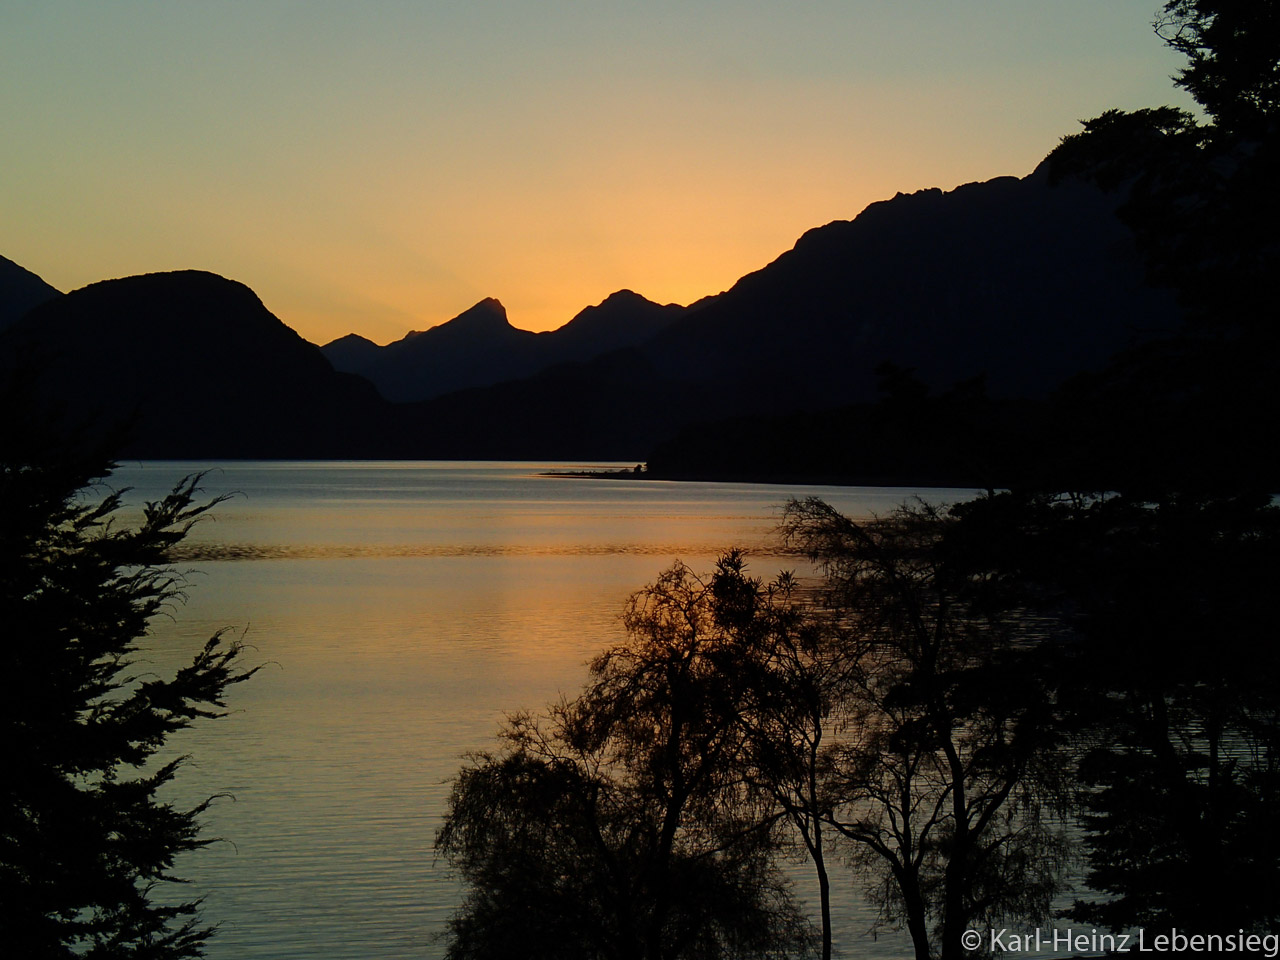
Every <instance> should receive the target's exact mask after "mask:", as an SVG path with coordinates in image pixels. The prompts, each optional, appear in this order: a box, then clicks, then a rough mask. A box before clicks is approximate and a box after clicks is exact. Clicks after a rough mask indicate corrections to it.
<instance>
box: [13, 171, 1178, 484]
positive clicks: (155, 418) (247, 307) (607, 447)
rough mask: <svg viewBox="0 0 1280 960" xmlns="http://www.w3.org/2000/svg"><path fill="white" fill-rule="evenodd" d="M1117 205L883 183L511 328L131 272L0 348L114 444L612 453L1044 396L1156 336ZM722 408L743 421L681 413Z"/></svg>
mask: <svg viewBox="0 0 1280 960" xmlns="http://www.w3.org/2000/svg"><path fill="white" fill-rule="evenodd" d="M1121 199H1122V198H1121V197H1120V196H1118V195H1115V194H1108V193H1104V192H1103V191H1101V190H1099V189H1097V188H1095V187H1093V186H1089V185H1086V184H1085V183H1083V182H1080V181H1074V180H1069V179H1068V180H1065V181H1063V182H1061V183H1059V184H1056V185H1054V184H1051V183H1050V182H1049V180H1048V177H1047V176H1046V174H1045V171H1044V170H1043V169H1038V170H1037V171H1035V172H1034V173H1033V174H1031V175H1029V176H1027V177H1024V178H1021V179H1017V178H1013V177H1001V178H997V179H995V180H990V181H986V182H984V183H975V184H968V185H965V186H962V187H959V188H957V189H955V190H952V191H950V192H945V193H944V192H942V191H940V190H923V191H919V192H917V193H914V194H910V195H903V194H899V195H898V196H896V197H894V198H893V199H891V200H887V201H884V202H881V203H876V204H872V205H871V206H869V207H868V208H867V209H866V210H864V211H863V212H862V213H861V214H860V215H859V216H858V217H856V218H855V219H854V220H851V221H836V222H833V223H830V224H827V225H826V226H823V227H818V228H815V229H813V230H810V231H809V232H807V233H806V234H805V235H804V236H802V237H801V238H800V240H799V241H798V242H797V243H796V244H795V246H794V248H793V249H791V250H789V251H787V252H786V253H784V254H782V255H781V256H780V257H778V258H777V259H776V260H775V261H773V262H772V263H770V264H769V265H767V266H765V267H764V268H762V269H760V270H758V271H756V272H754V273H752V274H749V275H747V276H745V277H743V278H742V279H741V280H740V281H738V283H736V284H735V285H734V286H733V287H732V288H731V289H730V290H728V291H726V292H724V293H721V294H718V295H716V296H714V297H708V298H706V299H704V300H701V301H699V302H697V303H695V304H693V305H692V306H690V307H687V308H686V307H680V306H678V305H674V304H671V305H666V306H661V305H659V304H656V303H653V302H651V301H649V300H646V299H645V298H643V297H641V296H639V295H638V294H636V293H633V292H631V291H620V292H618V293H615V294H613V295H612V296H610V297H609V298H607V299H606V300H605V301H603V302H602V303H600V304H597V305H595V306H592V307H588V308H586V309H584V310H583V311H581V312H580V313H579V314H578V315H577V316H575V317H574V318H573V319H572V320H571V321H570V322H569V323H567V324H565V326H563V327H561V328H560V329H558V330H555V331H552V332H549V333H531V332H529V331H525V330H519V329H517V328H515V327H513V326H512V325H511V324H510V323H509V322H508V319H507V316H506V311H505V309H504V308H503V306H502V304H501V303H500V302H499V301H497V300H494V299H486V300H482V301H481V302H480V303H478V304H476V305H475V306H474V307H472V308H471V309H469V310H467V311H465V312H464V313H462V314H460V315H459V316H457V317H455V318H453V319H452V320H450V321H449V322H447V323H444V324H441V325H439V326H437V327H433V328H431V329H429V330H426V331H423V332H420V333H411V334H409V335H408V336H406V337H404V338H403V339H401V340H399V341H396V342H395V343H392V344H389V345H388V346H386V347H379V346H378V345H376V344H374V343H372V342H371V341H368V340H366V339H364V338H362V337H357V336H355V335H351V336H348V337H343V338H341V339H339V340H336V341H334V342H332V343H330V344H327V345H326V346H325V347H324V348H323V351H322V349H321V348H318V347H316V346H314V345H312V344H309V343H307V342H306V341H304V340H303V339H302V338H301V337H299V336H298V335H297V334H296V333H295V332H294V331H292V330H291V329H289V328H288V327H287V326H285V325H284V324H283V323H282V322H281V321H280V320H279V319H278V318H276V317H275V316H273V315H272V314H271V313H270V312H269V311H268V310H267V309H266V308H265V307H264V306H263V305H262V303H261V301H260V300H258V298H257V297H256V296H255V295H254V294H253V292H252V291H250V290H249V289H248V288H247V287H244V286H243V285H241V284H238V283H235V282H233V281H230V280H226V279H223V278H221V277H218V276H215V275H213V274H208V273H200V272H197V271H185V272H180V273H170V274H150V275H147V276H142V277H130V278H126V279H123V280H114V281H107V282H104V283H100V284H94V285H92V286H90V287H86V288H84V289H83V290H78V291H75V292H73V293H70V294H67V295H65V296H57V295H56V293H55V294H52V295H49V296H51V297H52V298H51V299H48V300H47V301H46V302H44V303H43V304H41V305H39V306H37V307H35V308H34V309H31V310H30V311H29V312H27V313H26V315H25V316H24V317H23V318H22V319H21V320H18V321H16V322H14V323H12V324H11V326H10V328H9V329H8V330H7V331H5V332H4V333H3V334H0V363H5V364H7V365H8V368H9V370H10V371H13V370H15V369H20V368H22V367H23V366H24V365H30V364H31V363H32V362H33V361H32V358H38V364H37V366H38V368H39V369H40V371H41V373H42V376H43V380H44V383H45V387H44V395H45V397H46V400H47V401H48V402H49V403H51V404H52V403H55V402H62V403H63V404H64V405H69V406H70V409H71V412H73V413H79V414H80V415H81V416H83V417H88V416H89V415H90V414H93V415H95V416H96V417H98V418H99V419H101V420H108V419H111V420H115V421H117V422H118V421H121V420H124V419H126V418H128V417H130V416H133V415H134V414H135V413H136V415H137V419H136V421H135V423H134V427H135V429H134V439H133V443H132V446H131V447H130V448H129V450H128V452H129V453H130V454H131V455H134V456H165V457H187V456H190V457H226V456H236V457H240V456H253V457H312V456H314V457H364V456H370V457H402V456H403V457H418V458H610V459H621V460H629V461H632V462H634V461H635V460H637V459H646V458H647V456H648V454H649V452H650V451H652V450H654V449H655V448H656V447H657V446H658V445H659V444H661V443H662V442H663V441H667V440H670V439H671V438H674V437H677V436H682V437H684V438H685V439H684V440H682V441H681V442H682V443H684V444H685V445H686V447H687V446H688V445H689V444H690V443H692V444H693V445H694V446H696V445H698V444H700V443H705V442H709V441H711V440H714V439H715V437H714V436H713V434H714V435H717V436H718V434H717V431H719V433H723V434H724V436H723V437H720V440H721V441H723V442H722V443H721V446H724V445H726V444H727V445H728V446H735V445H740V442H741V439H732V438H733V437H738V438H743V437H750V436H751V431H752V429H753V427H752V424H753V423H755V424H765V423H771V424H775V425H776V424H785V423H788V422H800V421H796V420H794V419H793V420H788V419H787V418H788V417H810V418H811V415H812V414H814V413H817V412H821V411H831V410H834V409H836V408H839V407H845V406H847V405H849V404H861V403H866V402H868V401H871V400H874V399H875V397H876V396H877V386H878V385H879V384H880V381H881V377H880V375H878V374H877V371H878V370H879V371H883V370H885V369H898V370H903V371H908V372H911V373H912V374H913V376H914V377H915V378H917V379H918V380H919V381H922V383H923V386H924V387H926V388H933V389H934V390H935V391H936V392H942V393H945V392H946V391H948V390H950V389H951V388H953V387H955V385H957V384H962V385H963V384H976V383H981V384H982V385H983V388H982V390H981V395H982V396H988V397H990V398H991V399H992V401H993V402H999V403H1006V402H1021V401H1025V400H1028V399H1035V398H1043V397H1045V396H1046V395H1048V394H1049V393H1050V391H1052V390H1053V389H1054V388H1055V387H1056V386H1058V385H1059V384H1061V383H1062V382H1063V381H1065V380H1067V379H1068V378H1070V377H1072V376H1073V375H1076V374H1079V373H1081V372H1084V371H1089V370H1097V369H1101V368H1102V366H1103V365H1104V364H1105V363H1106V361H1107V359H1108V358H1110V357H1111V356H1113V355H1115V354H1116V353H1118V352H1119V351H1121V350H1123V349H1125V348H1127V347H1132V346H1133V345H1135V344H1141V343H1143V342H1146V341H1150V340H1152V339H1153V338H1157V337H1159V336H1161V335H1163V334H1165V333H1168V332H1170V331H1172V330H1173V329H1174V328H1175V327H1176V326H1177V325H1178V322H1179V319H1180V314H1179V309H1178V307H1177V306H1176V304H1175V301H1174V297H1173V295H1172V293H1171V292H1170V291H1168V290H1165V289H1161V288H1157V287H1155V286H1152V285H1151V284H1150V283H1148V282H1147V280H1146V278H1145V275H1144V266H1143V261H1142V258H1141V257H1140V256H1139V254H1138V252H1137V250H1136V248H1135V244H1134V239H1133V236H1132V235H1131V233H1130V231H1129V229H1128V228H1127V227H1125V226H1124V225H1123V224H1122V223H1121V222H1120V220H1119V219H1118V218H1117V217H1116V215H1115V208H1116V206H1117V204H1118V203H1120V201H1121ZM6 358H7V359H6ZM326 358H327V359H326ZM886 365H888V366H886ZM335 367H336V368H337V370H335V369H334V368H335ZM364 378H367V379H364ZM374 384H376V385H377V389H375V387H374ZM957 389H958V390H959V392H958V393H956V394H955V396H957V397H971V396H977V394H975V393H974V390H973V388H972V387H963V388H957ZM379 391H380V392H381V396H379ZM388 401H400V402H388ZM983 402H985V401H983ZM966 403H968V401H966ZM952 409H953V411H954V410H957V409H960V408H959V407H954V406H953V408H952ZM1001 409H1003V408H1001ZM728 417H737V418H743V417H746V418H752V417H755V418H766V419H757V420H754V421H753V420H750V419H748V420H741V419H740V420H739V426H738V428H736V432H734V431H729V432H728V433H725V431H724V430H723V429H722V428H721V427H715V426H706V425H707V424H710V423H713V422H715V421H718V420H723V419H724V418H728ZM810 422H816V421H812V420H811V421H810ZM832 422H833V423H834V422H837V421H832ZM838 422H839V423H842V424H852V425H853V426H852V427H851V428H850V430H849V431H845V432H846V433H848V435H849V436H854V437H856V435H857V433H858V432H859V430H861V428H860V427H858V426H857V424H859V423H863V422H864V421H863V419H862V418H861V415H855V416H853V417H852V418H850V417H847V416H844V415H841V416H840V417H839V418H838ZM882 432H883V431H882ZM840 442H842V443H845V442H855V443H856V442H857V440H856V439H854V440H847V439H846V440H842V441H840Z"/></svg>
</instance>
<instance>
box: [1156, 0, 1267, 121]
mask: <svg viewBox="0 0 1280 960" xmlns="http://www.w3.org/2000/svg"><path fill="white" fill-rule="evenodd" d="M1154 27H1155V29H1156V32H1157V33H1158V34H1159V35H1160V37H1161V38H1162V39H1163V40H1164V41H1165V43H1167V44H1168V45H1169V46H1170V47H1172V48H1173V49H1175V50H1177V51H1178V52H1179V53H1181V54H1183V55H1184V56H1186V58H1187V61H1188V62H1187V66H1185V67H1184V68H1183V69H1182V70H1180V71H1179V72H1178V75H1177V77H1176V80H1175V82H1176V83H1177V84H1178V86H1180V87H1182V88H1183V89H1184V90H1186V91H1187V92H1188V93H1190V94H1191V95H1192V96H1193V97H1195V99H1196V102H1197V103H1199V104H1200V105H1201V106H1203V107H1204V108H1205V110H1206V111H1208V113H1209V116H1210V117H1212V118H1213V121H1214V124H1215V125H1216V126H1217V127H1219V128H1221V129H1225V130H1232V131H1236V132H1239V133H1245V134H1259V133H1262V132H1264V131H1266V129H1267V128H1268V127H1269V126H1271V125H1273V124H1274V123H1275V120H1276V117H1277V114H1280V72H1277V70H1276V64H1277V63H1278V62H1280V6H1277V5H1276V4H1275V3H1274V2H1272V0H1169V2H1168V3H1166V4H1165V5H1164V8H1163V9H1162V11H1161V15H1160V16H1159V17H1158V18H1157V19H1156V21H1155V24H1154ZM1271 132H1272V133H1274V130H1272V131H1271Z"/></svg>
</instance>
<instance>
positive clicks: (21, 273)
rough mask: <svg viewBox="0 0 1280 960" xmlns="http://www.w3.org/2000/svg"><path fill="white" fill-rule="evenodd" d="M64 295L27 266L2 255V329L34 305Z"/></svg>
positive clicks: (0, 305) (0, 285)
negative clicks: (21, 265)
mask: <svg viewBox="0 0 1280 960" xmlns="http://www.w3.org/2000/svg"><path fill="white" fill-rule="evenodd" d="M60 296H62V292H61V291H59V290H56V289H54V288H53V287H51V286H50V285H49V284H47V283H45V282H44V281H43V280H41V279H40V278H39V277H38V276H36V275H35V274H34V273H32V272H31V271H30V270H28V269H26V268H25V267H20V266H18V264H16V263H14V262H13V261H12V260H9V259H7V258H5V257H0V330H3V329H4V328H5V327H7V326H9V325H10V324H12V323H13V322H14V321H16V320H18V319H19V318H20V317H22V316H23V315H25V314H26V313H27V312H28V311H30V310H31V309H32V308H34V307H38V306H39V305H40V304H42V303H44V302H45V301H47V300H52V299H54V298H55V297H60Z"/></svg>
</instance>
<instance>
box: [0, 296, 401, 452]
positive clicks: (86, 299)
mask: <svg viewBox="0 0 1280 960" xmlns="http://www.w3.org/2000/svg"><path fill="white" fill-rule="evenodd" d="M4 368H8V371H9V373H10V374H12V373H13V372H14V370H15V369H21V370H24V371H28V372H29V373H32V374H34V375H35V377H36V378H37V382H36V385H35V389H36V391H37V392H38V393H39V395H40V396H41V397H42V399H43V402H44V403H45V405H46V406H47V407H48V408H50V409H53V408H59V409H60V410H61V412H62V415H63V416H65V418H66V419H67V420H69V421H71V422H73V423H86V424H88V423H92V424H93V425H94V426H96V428H98V429H100V430H111V429H116V428H121V427H123V428H125V429H127V433H128V436H129V441H128V444H127V446H126V447H125V449H124V450H123V451H121V453H122V455H128V456H136V457H176V458H185V457H201V458H203V457H338V456H342V457H347V456H360V455H370V456H385V455H388V454H389V453H391V452H392V451H394V450H395V449H397V444H399V443H401V441H399V440H397V439H396V438H395V436H394V435H395V434H396V433H397V431H396V430H395V429H394V428H393V426H392V425H393V423H394V420H395V417H394V415H393V411H392V408H391V405H390V404H388V403H386V402H385V401H384V400H382V398H380V397H379V396H378V395H377V392H376V391H375V390H374V389H373V387H372V386H371V385H370V384H369V383H367V382H366V381H364V380H361V379H360V378H358V377H352V376H349V375H346V374H340V373H336V372H335V371H334V370H333V368H332V367H331V366H330V365H329V363H328V361H326V360H325V358H324V356H323V355H322V354H321V353H320V350H319V348H317V347H316V346H315V345H313V344H310V343H308V342H307V341H305V340H303V339H302V337H300V336H298V334H297V333H295V332H294V331H293V330H291V329H290V328H289V327H287V326H285V325H284V324H283V323H282V322H281V321H280V320H279V319H278V318H276V317H275V316H274V315H272V314H271V313H270V311H268V310H267V309H266V307H265V306H263V304H262V301H260V300H259V299H258V297H257V296H256V295H255V294H254V293H253V291H251V290H250V289H249V288H248V287H246V286H244V285H243V284H240V283H236V282H234V281H231V280H226V279H224V278H222V277H219V276H217V275H215V274H212V273H204V272H200V271H181V272H175V273H156V274H147V275H145V276H137V277H128V278H125V279H121V280H108V281H104V282H102V283H95V284H92V285H91V286H88V287H85V288H83V289H81V290H76V291H74V292H72V293H69V294H66V295H65V296H61V297H58V298H56V299H51V300H48V301H46V302H45V303H43V304H42V305H40V306H38V307H36V308H35V309H34V310H32V311H30V312H29V313H27V314H26V316H25V317H24V318H23V319H22V320H19V321H18V322H16V323H14V324H12V325H11V326H10V327H9V328H8V329H7V330H5V331H4V332H3V334H0V369H4Z"/></svg>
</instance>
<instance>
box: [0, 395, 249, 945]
mask: <svg viewBox="0 0 1280 960" xmlns="http://www.w3.org/2000/svg"><path fill="white" fill-rule="evenodd" d="M4 399H5V400H6V401H8V402H9V403H8V404H7V405H6V409H7V410H14V409H20V407H18V406H16V405H15V404H16V403H17V402H18V400H17V398H16V397H14V396H12V395H7V396H6V397H5V398H4ZM0 451H2V453H3V456H2V457H0V623H3V624H4V631H5V632H4V642H3V648H2V654H0V655H2V656H3V662H4V676H5V680H6V690H5V695H4V698H3V703H2V704H0V740H2V741H3V745H4V746H3V750H4V754H3V756H4V771H3V775H2V776H0V954H3V955H4V956H6V957H14V958H19V957H21V958H29V960H52V958H72V957H78V958H93V960H99V958H102V960H116V958H144V957H145V958H157V960H161V958H165V960H167V958H176V957H194V956H200V955H202V953H203V949H202V947H203V944H204V943H205V941H206V940H207V939H208V938H209V936H210V935H211V934H212V932H213V927H212V926H210V925H208V924H206V923H204V922H202V920H201V918H200V917H199V914H198V907H199V902H198V901H194V900H192V899H190V897H189V896H184V895H183V892H182V889H181V887H180V886H179V885H178V884H179V882H180V880H179V878H178V877H177V876H175V875H174V873H173V867H174V861H175V858H176V857H177V856H178V855H179V854H181V853H184V852H186V851H190V850H195V849H198V848H200V847H203V846H205V845H207V844H209V843H211V842H212V840H211V839H210V838H208V837H206V836H202V835H201V829H200V820H201V814H202V813H203V812H204V811H205V809H206V808H207V807H208V802H205V803H200V804H197V805H196V806H194V807H192V808H189V809H184V808H182V807H178V806H175V805H174V804H173V803H172V802H170V801H168V800H166V799H164V797H163V794H164V792H165V787H166V786H167V785H168V784H169V783H170V781H172V780H173V778H174V777H175V775H176V774H177V772H178V770H179V768H180V767H181V765H182V763H183V758H181V757H177V756H175V755H174V752H173V750H172V748H171V747H170V748H169V749H168V750H166V749H165V748H166V745H167V744H168V743H169V740H170V738H171V737H172V735H173V734H175V733H176V732H177V731H179V730H182V729H183V728H185V727H188V726H190V725H191V724H193V723H196V722H198V721H202V720H207V719H212V718H216V717H219V716H221V715H222V714H223V713H224V707H225V700H224V698H225V696H226V693H227V690H228V689H229V688H230V687H231V686H233V685H234V684H237V683H240V682H241V681H243V680H245V679H247V678H248V677H249V676H250V675H251V674H252V673H253V672H254V671H253V670H251V669H245V668H243V667H242V665H241V647H240V645H239V644H238V643H236V642H234V641H231V640H228V639H227V638H226V637H224V636H222V635H216V636H213V637H211V638H210V639H209V640H208V642H206V643H205V644H204V645H203V646H202V647H200V648H199V649H197V650H194V651H192V655H191V660H190V662H189V663H188V665H186V666H185V667H183V668H181V669H179V670H177V671H175V672H174V673H172V674H170V675H159V674H157V673H156V672H155V670H154V667H153V665H151V664H149V663H147V662H146V658H145V654H144V638H145V637H146V635H147V631H148V626H149V624H150V623H151V622H152V621H153V620H154V619H155V618H156V617H158V616H162V615H164V614H165V612H166V611H167V610H168V609H169V608H170V606H171V605H172V604H174V603H175V602H178V601H179V600H180V598H181V590H182V587H183V583H184V581H183V579H182V576H181V575H180V573H178V572H177V571H175V570H173V569H172V568H171V567H170V566H169V565H168V563H167V560H166V557H167V551H168V550H169V549H170V548H171V547H173V546H174V545H175V544H177V543H179V542H180V541H181V540H182V539H183V537H184V536H185V534H186V533H187V531H188V530H189V529H190V528H191V525H192V524H193V523H195V522H197V521H198V520H199V519H200V517H201V516H202V515H203V514H204V513H205V512H206V511H208V510H209V509H210V507H211V506H213V504H212V503H201V502H199V500H198V487H197V480H198V478H188V479H187V480H185V481H183V482H182V483H181V484H179V485H178V486H177V487H176V488H175V489H174V490H173V492H172V493H171V494H169V495H168V496H167V497H165V498H164V499H163V500H160V501H158V502H155V503H151V504H148V506H147V507H146V510H145V514H144V516H143V518H142V519H141V521H140V522H138V523H137V524H136V525H126V524H121V523H118V522H116V520H115V519H114V515H115V514H116V512H117V510H118V509H119V507H120V496H119V494H118V493H115V492H110V491H109V490H108V489H107V488H105V487H103V486H100V485H99V483H100V482H101V481H102V480H103V479H104V478H105V477H106V476H107V474H108V473H109V472H110V470H111V468H112V466H113V464H112V463H111V462H110V459H109V458H108V457H106V456H105V455H103V454H102V453H100V452H99V451H98V450H96V449H94V448H92V447H91V446H90V447H84V448H81V449H80V450H79V451H76V450H70V449H68V447H67V446H66V444H65V443H63V442H62V441H59V440H57V439H55V433H54V432H53V431H51V430H50V429H49V425H48V424H41V423H38V422H37V423H32V422H29V421H25V420H22V419H17V420H10V421H8V422H7V423H6V424H5V426H4V427H3V429H2V430H0Z"/></svg>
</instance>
